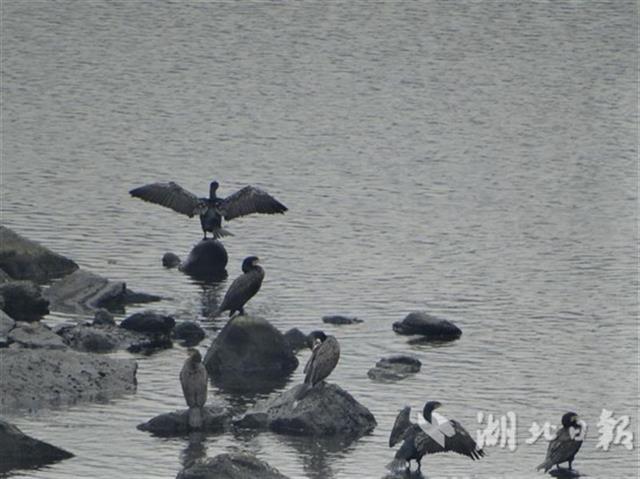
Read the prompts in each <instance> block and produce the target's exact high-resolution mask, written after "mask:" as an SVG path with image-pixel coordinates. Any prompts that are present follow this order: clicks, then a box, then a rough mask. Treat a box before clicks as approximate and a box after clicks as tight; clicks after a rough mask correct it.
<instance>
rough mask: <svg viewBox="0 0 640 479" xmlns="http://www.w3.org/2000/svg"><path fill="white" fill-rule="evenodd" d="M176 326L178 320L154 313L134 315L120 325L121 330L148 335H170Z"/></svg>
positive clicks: (146, 312) (147, 312)
mask: <svg viewBox="0 0 640 479" xmlns="http://www.w3.org/2000/svg"><path fill="white" fill-rule="evenodd" d="M175 325H176V320H175V319H173V318H172V317H171V316H165V315H163V314H158V313H156V312H154V311H143V312H141V313H135V314H132V315H131V316H129V317H127V318H125V319H123V320H122V322H121V323H120V327H121V328H124V329H128V330H130V331H137V332H139V333H146V334H169V333H170V332H171V330H172V329H173V327H174V326H175Z"/></svg>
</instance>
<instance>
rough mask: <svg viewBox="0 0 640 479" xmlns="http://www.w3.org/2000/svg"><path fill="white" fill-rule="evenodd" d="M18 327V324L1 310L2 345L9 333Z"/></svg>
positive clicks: (0, 332) (0, 335)
mask: <svg viewBox="0 0 640 479" xmlns="http://www.w3.org/2000/svg"><path fill="white" fill-rule="evenodd" d="M15 326H16V322H15V321H14V320H13V318H12V317H10V316H9V315H8V314H7V313H5V312H4V311H2V310H1V309H0V343H1V342H3V341H6V339H7V335H8V334H9V331H11V330H12V329H13V328H14V327H15Z"/></svg>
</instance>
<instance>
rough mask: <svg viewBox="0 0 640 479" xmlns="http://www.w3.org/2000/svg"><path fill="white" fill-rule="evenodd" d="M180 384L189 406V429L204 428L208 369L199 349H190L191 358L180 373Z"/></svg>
mask: <svg viewBox="0 0 640 479" xmlns="http://www.w3.org/2000/svg"><path fill="white" fill-rule="evenodd" d="M180 384H181V386H182V393H183V394H184V399H185V401H186V402H187V406H189V427H191V428H194V429H199V428H201V427H202V423H203V417H202V407H203V406H204V404H205V402H207V369H206V368H205V367H204V364H202V356H201V355H200V352H199V351H198V350H197V349H189V357H188V358H187V359H186V361H185V362H184V366H182V370H181V371H180Z"/></svg>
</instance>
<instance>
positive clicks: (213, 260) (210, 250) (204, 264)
mask: <svg viewBox="0 0 640 479" xmlns="http://www.w3.org/2000/svg"><path fill="white" fill-rule="evenodd" d="M228 261H229V256H228V255H227V250H226V249H225V248H224V246H223V245H222V243H220V241H218V240H214V239H212V238H207V239H203V240H202V241H200V243H198V244H197V245H195V246H194V247H193V249H192V250H191V252H190V253H189V256H188V257H187V259H186V260H185V261H184V263H182V264H181V265H180V269H181V270H182V271H184V272H185V273H187V274H188V275H189V276H193V277H194V278H198V279H205V280H206V279H211V280H215V279H224V278H226V277H227V270H226V269H225V268H226V267H227V262H228Z"/></svg>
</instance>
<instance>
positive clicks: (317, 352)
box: [296, 331, 340, 401]
mask: <svg viewBox="0 0 640 479" xmlns="http://www.w3.org/2000/svg"><path fill="white" fill-rule="evenodd" d="M307 345H308V346H309V347H310V348H311V349H312V353H311V357H310V358H309V361H307V365H306V366H305V367H304V374H305V376H304V384H303V385H302V387H301V388H300V389H299V390H298V392H297V393H296V401H299V400H301V399H302V398H303V397H305V396H306V395H307V393H308V392H309V391H310V390H311V389H312V388H313V387H314V386H315V385H316V384H318V383H319V382H320V381H323V380H324V379H326V378H327V377H328V376H329V374H331V372H332V371H333V370H334V369H335V367H336V365H337V364H338V361H339V360H340V344H339V343H338V340H337V339H336V338H335V337H334V336H327V335H326V334H324V333H323V332H322V331H313V332H311V333H309V338H308V340H307Z"/></svg>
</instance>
